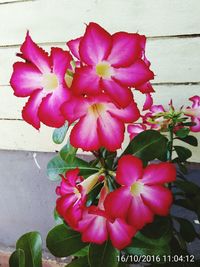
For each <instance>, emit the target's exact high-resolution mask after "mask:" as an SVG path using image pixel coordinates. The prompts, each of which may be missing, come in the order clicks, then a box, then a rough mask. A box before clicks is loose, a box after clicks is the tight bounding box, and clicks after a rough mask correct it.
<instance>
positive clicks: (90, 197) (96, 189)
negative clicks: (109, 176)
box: [86, 183, 103, 207]
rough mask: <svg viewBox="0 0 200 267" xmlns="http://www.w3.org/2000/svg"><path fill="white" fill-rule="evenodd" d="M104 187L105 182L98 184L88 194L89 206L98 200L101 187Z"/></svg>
mask: <svg viewBox="0 0 200 267" xmlns="http://www.w3.org/2000/svg"><path fill="white" fill-rule="evenodd" d="M102 187H103V183H99V184H97V185H96V186H95V187H94V188H93V189H92V190H91V191H90V193H89V194H88V195H87V204H86V205H87V206H88V207H89V206H90V205H92V204H94V201H95V200H96V198H97V196H98V195H99V193H100V191H101V188H102Z"/></svg>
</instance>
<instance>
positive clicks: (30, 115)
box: [22, 90, 45, 129]
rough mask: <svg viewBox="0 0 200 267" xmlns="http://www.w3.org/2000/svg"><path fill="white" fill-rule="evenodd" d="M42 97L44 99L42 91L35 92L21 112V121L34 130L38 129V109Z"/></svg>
mask: <svg viewBox="0 0 200 267" xmlns="http://www.w3.org/2000/svg"><path fill="white" fill-rule="evenodd" d="M43 97H45V92H44V90H35V91H34V92H33V93H32V95H31V96H30V98H29V100H28V102H27V103H26V105H25V106H24V108H23V110H22V117H23V119H24V120H25V121H26V122H28V123H29V124H31V125H32V126H33V127H35V128H36V129H39V128H40V119H39V117H38V108H39V106H40V104H41V102H42V98H43Z"/></svg>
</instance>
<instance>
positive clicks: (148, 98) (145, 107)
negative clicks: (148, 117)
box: [142, 93, 153, 111]
mask: <svg viewBox="0 0 200 267" xmlns="http://www.w3.org/2000/svg"><path fill="white" fill-rule="evenodd" d="M152 105H153V98H152V96H151V94H150V93H147V94H146V100H145V102H144V105H143V109H142V110H143V111H144V110H148V109H150V108H151V106H152Z"/></svg>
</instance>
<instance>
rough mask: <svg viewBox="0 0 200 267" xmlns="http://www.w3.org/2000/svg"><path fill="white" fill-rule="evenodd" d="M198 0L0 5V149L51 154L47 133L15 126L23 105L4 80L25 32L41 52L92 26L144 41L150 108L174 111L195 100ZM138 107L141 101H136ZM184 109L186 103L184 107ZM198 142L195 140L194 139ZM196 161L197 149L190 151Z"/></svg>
mask: <svg viewBox="0 0 200 267" xmlns="http://www.w3.org/2000/svg"><path fill="white" fill-rule="evenodd" d="M199 14H200V1H199V0H35V1H34V0H0V149H12V150H34V151H54V150H56V149H58V146H56V145H53V144H52V142H51V139H50V138H51V133H52V129H50V128H47V127H42V129H41V130H40V132H37V131H36V130H35V129H33V128H32V127H31V126H29V125H28V124H26V123H25V122H23V121H22V120H21V109H22V107H23V105H24V103H25V99H20V98H16V97H14V96H13V95H12V90H11V88H10V86H9V79H10V76H11V72H12V64H13V63H14V62H15V61H16V57H15V53H16V52H18V51H19V46H20V44H21V43H22V42H23V41H24V37H25V34H26V31H27V29H29V30H30V33H31V36H32V37H33V39H34V40H35V42H37V43H39V44H40V45H42V46H43V47H44V48H45V49H49V48H50V47H51V46H55V45H56V46H60V47H65V43H66V41H67V40H69V39H72V38H76V37H78V36H79V35H82V34H83V32H84V28H85V26H84V23H88V22H90V21H95V22H97V23H100V24H101V25H102V26H103V27H105V28H106V29H107V30H108V31H110V32H111V33H112V32H115V31H119V30H123V31H129V32H139V33H141V34H145V35H146V36H147V37H148V41H147V56H148V58H149V59H150V60H151V63H152V70H153V71H154V72H155V74H156V78H155V80H154V87H155V90H156V95H155V103H156V104H158V103H160V102H162V103H163V104H165V105H167V103H168V102H169V100H170V99H171V98H173V99H174V102H175V104H176V106H181V105H182V104H183V103H185V102H186V101H187V99H188V97H189V96H192V95H195V94H198V95H200V17H199ZM138 101H139V103H142V97H141V96H140V97H139V100H138ZM187 104H189V102H188V103H187ZM197 136H198V137H199V140H200V135H197ZM193 153H194V155H193V158H192V160H193V161H197V162H199V161H200V149H196V148H195V149H194V150H193Z"/></svg>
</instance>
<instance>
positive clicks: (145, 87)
mask: <svg viewBox="0 0 200 267" xmlns="http://www.w3.org/2000/svg"><path fill="white" fill-rule="evenodd" d="M135 89H136V90H138V91H140V92H141V93H143V94H147V93H153V92H155V90H154V89H153V86H152V84H151V83H150V82H146V83H144V84H141V85H139V86H137V88H135Z"/></svg>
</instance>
